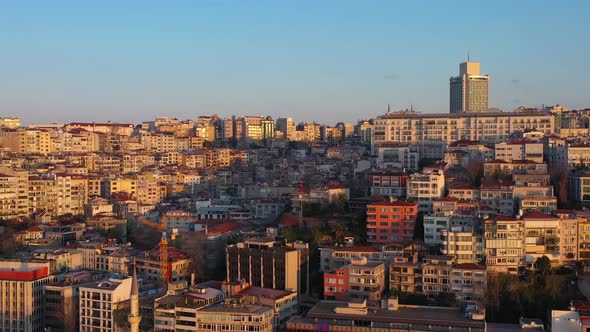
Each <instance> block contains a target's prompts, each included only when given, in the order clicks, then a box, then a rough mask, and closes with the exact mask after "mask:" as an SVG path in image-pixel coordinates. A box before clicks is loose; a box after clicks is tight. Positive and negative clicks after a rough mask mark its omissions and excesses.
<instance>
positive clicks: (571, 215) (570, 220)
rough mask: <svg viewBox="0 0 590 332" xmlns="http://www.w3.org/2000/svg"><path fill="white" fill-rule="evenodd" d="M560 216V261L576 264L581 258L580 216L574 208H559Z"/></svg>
mask: <svg viewBox="0 0 590 332" xmlns="http://www.w3.org/2000/svg"><path fill="white" fill-rule="evenodd" d="M556 213H557V217H558V218H559V231H558V234H559V255H560V257H559V261H560V263H561V264H575V262H577V261H578V259H579V252H578V250H579V246H578V240H579V236H578V230H579V228H578V216H577V214H576V211H573V210H557V211H556Z"/></svg>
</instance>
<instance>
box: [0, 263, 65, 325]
mask: <svg viewBox="0 0 590 332" xmlns="http://www.w3.org/2000/svg"><path fill="white" fill-rule="evenodd" d="M47 265H48V264H45V263H34V262H18V261H2V262H1V263H0V266H1V267H0V294H1V296H0V330H2V331H6V332H24V331H27V332H28V331H31V332H41V331H43V309H44V308H43V304H44V303H43V286H45V285H47V284H49V283H51V282H53V281H55V280H56V277H55V276H53V275H49V267H48V266H47Z"/></svg>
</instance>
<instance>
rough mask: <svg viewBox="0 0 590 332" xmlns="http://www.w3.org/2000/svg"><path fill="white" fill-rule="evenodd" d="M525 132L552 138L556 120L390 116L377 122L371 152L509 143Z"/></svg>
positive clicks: (522, 115) (534, 115) (540, 115)
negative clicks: (404, 147) (393, 147)
mask: <svg viewBox="0 0 590 332" xmlns="http://www.w3.org/2000/svg"><path fill="white" fill-rule="evenodd" d="M526 129H536V130H538V131H540V132H542V133H544V134H551V133H553V132H554V131H555V127H554V121H553V116H552V115H551V114H550V113H547V112H542V111H537V110H516V111H513V112H489V111H488V112H477V113H465V112H459V113H454V114H446V113H443V114H424V113H418V112H413V111H402V112H390V113H387V114H385V115H381V116H379V117H377V118H376V119H375V121H374V124H373V128H372V131H371V146H372V150H371V151H373V154H374V153H375V151H376V150H375V147H377V146H380V145H382V144H386V143H401V144H408V143H417V144H419V145H422V144H426V143H431V142H442V143H444V145H448V144H449V143H451V142H453V141H458V140H471V141H480V142H482V143H499V142H502V141H504V140H506V139H507V138H508V137H509V136H510V134H512V133H514V132H516V131H524V130H526Z"/></svg>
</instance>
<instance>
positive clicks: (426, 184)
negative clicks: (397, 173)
mask: <svg viewBox="0 0 590 332" xmlns="http://www.w3.org/2000/svg"><path fill="white" fill-rule="evenodd" d="M444 190H445V174H444V173H443V171H442V170H439V169H435V170H431V171H423V172H422V173H414V174H412V175H410V178H409V179H408V192H407V197H408V199H409V200H411V201H414V202H416V203H417V204H418V210H419V211H420V212H426V213H428V212H432V202H433V201H435V200H437V199H440V198H443V197H444Z"/></svg>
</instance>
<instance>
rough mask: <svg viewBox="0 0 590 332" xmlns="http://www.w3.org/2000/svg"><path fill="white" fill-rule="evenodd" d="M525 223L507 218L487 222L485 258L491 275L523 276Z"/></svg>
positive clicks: (497, 218)
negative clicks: (508, 274)
mask: <svg viewBox="0 0 590 332" xmlns="http://www.w3.org/2000/svg"><path fill="white" fill-rule="evenodd" d="M524 230H525V228H524V222H523V221H522V220H517V219H514V218H511V217H507V216H502V215H499V216H496V217H495V218H492V219H488V220H486V221H485V256H486V265H487V267H488V271H489V272H490V273H491V274H497V273H510V274H521V273H522V272H523V268H524V256H525V242H524Z"/></svg>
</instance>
